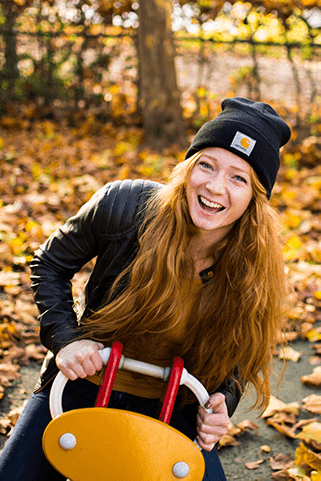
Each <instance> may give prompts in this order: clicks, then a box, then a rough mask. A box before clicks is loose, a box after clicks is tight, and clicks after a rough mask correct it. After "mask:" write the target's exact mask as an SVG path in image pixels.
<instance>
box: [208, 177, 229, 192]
mask: <svg viewBox="0 0 321 481" xmlns="http://www.w3.org/2000/svg"><path fill="white" fill-rule="evenodd" d="M206 188H207V190H208V191H209V192H211V193H212V194H224V193H225V191H226V179H225V176H224V175H223V174H221V173H219V174H217V175H216V176H215V177H213V178H212V179H211V180H210V181H209V182H208V183H207V184H206Z"/></svg>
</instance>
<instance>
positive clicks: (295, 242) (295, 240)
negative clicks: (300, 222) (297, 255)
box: [287, 235, 302, 249]
mask: <svg viewBox="0 0 321 481" xmlns="http://www.w3.org/2000/svg"><path fill="white" fill-rule="evenodd" d="M287 245H288V246H290V247H292V248H293V249H299V248H300V247H301V245H302V242H301V240H300V238H299V237H298V236H297V235H294V236H292V237H291V238H290V239H289V240H288V241H287Z"/></svg>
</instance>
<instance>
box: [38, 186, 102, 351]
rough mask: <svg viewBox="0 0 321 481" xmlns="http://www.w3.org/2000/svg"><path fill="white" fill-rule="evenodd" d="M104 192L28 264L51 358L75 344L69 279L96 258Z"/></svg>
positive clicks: (43, 340) (75, 329) (75, 326)
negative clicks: (62, 348)
mask: <svg viewBox="0 0 321 481" xmlns="http://www.w3.org/2000/svg"><path fill="white" fill-rule="evenodd" d="M107 192H108V189H106V186H105V187H104V188H102V189H100V190H99V191H98V192H97V193H96V194H95V195H94V196H93V197H92V198H91V199H90V201H89V202H87V203H86V204H85V205H84V206H83V207H82V208H81V209H80V211H79V212H78V213H77V214H76V215H75V216H73V217H71V218H70V219H69V220H68V221H67V222H66V224H64V225H63V226H62V227H60V228H59V229H57V231H56V232H54V233H53V234H52V235H51V236H50V238H49V239H48V240H47V242H46V243H45V244H43V245H41V246H40V247H39V249H38V250H37V251H36V252H35V255H34V258H33V260H32V261H31V264H30V269H31V287H32V289H33V292H34V299H35V302H36V304H37V306H38V311H39V320H40V339H41V342H42V343H43V345H44V346H45V347H47V348H48V349H49V350H50V351H52V352H53V353H54V354H57V352H58V351H59V349H60V348H61V347H62V346H64V345H66V344H68V343H69V342H71V341H73V340H75V339H76V338H77V337H78V336H79V332H77V316H76V314H75V312H74V309H73V304H74V302H73V296H72V284H71V279H72V277H73V276H74V274H75V273H76V272H78V271H79V270H80V269H81V268H82V266H83V265H85V264H86V263H87V262H88V261H89V260H91V259H93V258H94V257H95V256H96V255H97V246H98V243H97V239H98V236H99V232H100V224H101V217H102V211H103V205H104V201H105V198H106V195H107Z"/></svg>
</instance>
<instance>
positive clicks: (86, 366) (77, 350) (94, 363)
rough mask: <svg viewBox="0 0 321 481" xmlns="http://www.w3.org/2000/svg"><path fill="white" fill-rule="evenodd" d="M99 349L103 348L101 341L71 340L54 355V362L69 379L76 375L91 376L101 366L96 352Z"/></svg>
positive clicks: (73, 378) (75, 377)
mask: <svg viewBox="0 0 321 481" xmlns="http://www.w3.org/2000/svg"><path fill="white" fill-rule="evenodd" d="M100 349H104V345H103V344H102V343H101V342H95V341H91V340H89V339H83V340H80V341H74V342H71V343H70V344H67V346H65V347H63V348H61V349H60V351H59V352H58V354H57V356H56V364H57V366H58V368H59V369H60V371H62V372H63V374H64V375H65V376H66V377H67V378H68V379H70V380H71V381H74V380H75V379H77V378H78V377H81V378H85V377H87V376H93V375H94V374H95V373H96V372H97V371H100V370H101V369H102V367H103V361H102V359H101V357H100V354H99V352H98V351H99V350H100Z"/></svg>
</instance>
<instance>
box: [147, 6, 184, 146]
mask: <svg viewBox="0 0 321 481" xmlns="http://www.w3.org/2000/svg"><path fill="white" fill-rule="evenodd" d="M171 9H172V3H171V1H170V0H140V7H139V34H138V57H139V75H140V82H139V85H140V110H141V113H142V116H143V125H144V129H145V135H146V137H145V139H146V144H147V145H148V146H149V147H151V148H153V149H154V150H158V151H160V150H161V149H163V148H165V147H169V146H170V145H173V144H176V145H178V146H179V147H180V148H181V149H185V148H186V147H187V139H186V134H185V128H184V121H183V114H182V108H181V105H180V91H179V89H178V86H177V82H176V70H175V63H174V58H175V48H174V44H173V38H172V30H171Z"/></svg>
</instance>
